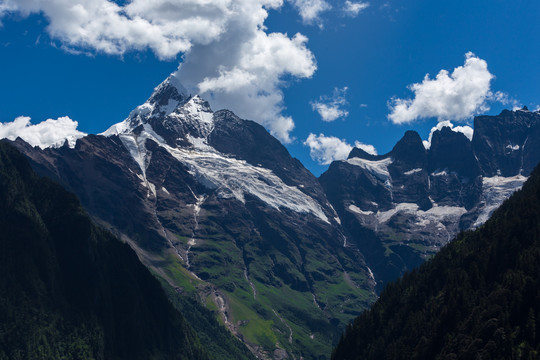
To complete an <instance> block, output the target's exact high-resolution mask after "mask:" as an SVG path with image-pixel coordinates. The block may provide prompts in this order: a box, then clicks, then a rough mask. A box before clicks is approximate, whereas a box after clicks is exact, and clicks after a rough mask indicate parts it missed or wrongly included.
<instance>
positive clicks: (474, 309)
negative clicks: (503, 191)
mask: <svg viewBox="0 0 540 360" xmlns="http://www.w3.org/2000/svg"><path fill="white" fill-rule="evenodd" d="M539 357H540V167H537V168H536V170H535V171H534V172H533V173H532V175H531V177H530V178H529V180H528V181H527V183H526V184H525V185H524V187H523V189H522V190H520V191H518V192H516V193H515V194H514V195H513V196H512V197H511V198H510V199H509V200H507V201H506V202H505V203H504V204H503V205H502V206H501V207H500V208H499V209H498V210H497V211H496V212H495V213H494V214H493V216H492V218H491V219H490V220H489V221H488V222H487V223H486V224H485V225H484V226H482V227H481V228H479V229H477V230H476V231H472V232H466V233H461V234H460V235H459V236H458V237H457V238H456V239H455V240H454V241H453V242H451V243H450V244H449V245H447V246H446V247H445V248H443V249H442V250H441V251H440V252H439V253H438V254H437V255H435V256H434V258H432V259H431V260H430V261H428V262H426V263H425V264H423V265H422V266H421V267H420V268H418V269H417V270H414V271H412V272H411V273H408V274H406V275H405V276H404V277H403V278H401V279H400V280H398V281H396V282H394V283H391V284H389V285H388V286H387V287H386V289H385V290H384V291H383V292H382V294H381V297H380V299H379V300H378V301H377V302H376V303H375V304H374V305H373V307H372V308H371V310H369V311H366V312H364V313H363V314H362V315H360V316H359V317H358V318H357V319H356V320H355V321H354V323H353V324H352V325H350V326H349V327H348V328H347V330H346V332H345V334H344V336H343V337H342V339H341V340H340V342H339V345H338V346H337V348H336V349H335V350H334V353H333V356H332V359H335V360H337V359H377V360H379V359H538V358H539Z"/></svg>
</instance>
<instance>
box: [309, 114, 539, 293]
mask: <svg viewBox="0 0 540 360" xmlns="http://www.w3.org/2000/svg"><path fill="white" fill-rule="evenodd" d="M474 129H475V130H474V135H473V138H472V141H470V140H469V139H468V138H467V137H466V136H465V135H464V134H463V133H461V132H458V131H454V130H452V129H451V128H450V127H442V128H441V129H440V130H437V131H435V132H434V133H433V134H432V137H431V144H430V147H429V148H428V149H426V148H424V146H423V144H422V140H421V139H420V136H419V135H418V134H417V133H416V132H413V131H408V132H407V133H406V134H405V135H404V137H403V138H402V139H401V140H400V141H399V142H398V143H397V144H396V146H395V147H394V148H393V149H392V151H391V152H389V153H388V154H385V155H381V156H373V155H369V154H367V153H365V152H364V151H362V150H360V149H353V150H352V151H351V153H350V155H349V158H348V159H347V160H345V161H336V162H333V163H332V164H331V165H330V167H329V169H328V170H327V171H326V172H325V173H324V174H322V175H321V177H320V179H319V180H320V182H321V184H322V186H323V188H324V189H325V191H326V194H327V196H328V199H329V201H330V202H331V203H332V205H333V206H334V208H335V209H336V211H337V213H338V214H339V217H340V218H341V220H342V224H343V226H344V228H345V231H346V232H347V233H348V237H349V239H351V240H350V242H351V246H356V247H358V249H359V250H360V251H361V252H362V253H363V254H364V256H365V259H366V261H367V264H368V266H369V267H370V268H371V269H372V270H373V273H374V276H375V279H376V281H377V289H378V290H381V289H382V288H383V287H384V285H385V284H386V283H388V281H391V280H393V279H395V278H397V277H398V276H399V275H400V274H402V273H403V272H404V271H406V270H408V269H412V268H414V267H416V266H418V265H419V264H421V263H422V262H423V261H424V260H425V259H426V258H427V257H429V256H431V255H433V254H434V253H435V252H437V251H438V249H439V248H440V247H441V246H443V245H445V244H446V243H448V241H450V239H451V238H452V237H453V236H455V235H456V234H457V233H458V232H459V231H460V230H461V229H469V228H475V227H477V226H479V225H481V224H482V223H483V222H485V221H486V220H487V218H488V217H489V215H490V214H491V213H492V212H493V210H495V209H496V208H497V207H498V206H499V205H500V204H501V203H502V202H503V200H504V199H506V198H508V197H509V196H510V195H511V194H512V192H513V191H515V190H516V189H519V188H520V187H521V186H522V184H523V183H524V181H525V180H526V177H527V176H528V175H529V173H530V171H531V170H532V168H533V167H534V166H535V165H536V164H537V163H538V162H539V161H540V151H539V147H540V113H539V112H530V111H527V110H518V111H507V110H505V111H503V112H502V113H501V114H500V115H498V116H480V117H477V118H476V119H475V125H474ZM363 227H367V228H368V229H370V231H368V230H366V229H363Z"/></svg>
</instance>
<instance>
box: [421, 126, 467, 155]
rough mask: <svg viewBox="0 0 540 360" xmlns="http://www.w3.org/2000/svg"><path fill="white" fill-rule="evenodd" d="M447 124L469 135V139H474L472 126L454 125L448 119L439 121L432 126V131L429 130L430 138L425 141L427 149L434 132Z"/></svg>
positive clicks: (453, 129) (456, 130)
mask: <svg viewBox="0 0 540 360" xmlns="http://www.w3.org/2000/svg"><path fill="white" fill-rule="evenodd" d="M445 126H446V127H449V128H450V129H451V130H452V131H455V132H460V133H462V134H463V135H465V136H466V137H467V139H469V141H472V138H473V134H474V130H473V128H472V127H470V126H467V125H465V126H454V124H452V123H451V122H450V121H448V120H446V121H441V122H439V123H438V124H437V125H436V126H434V127H432V128H431V131H430V132H429V137H428V139H427V140H424V141H423V143H424V147H425V148H426V149H429V148H430V147H431V139H432V138H433V133H434V132H435V131H437V130H441V129H442V128H443V127H445Z"/></svg>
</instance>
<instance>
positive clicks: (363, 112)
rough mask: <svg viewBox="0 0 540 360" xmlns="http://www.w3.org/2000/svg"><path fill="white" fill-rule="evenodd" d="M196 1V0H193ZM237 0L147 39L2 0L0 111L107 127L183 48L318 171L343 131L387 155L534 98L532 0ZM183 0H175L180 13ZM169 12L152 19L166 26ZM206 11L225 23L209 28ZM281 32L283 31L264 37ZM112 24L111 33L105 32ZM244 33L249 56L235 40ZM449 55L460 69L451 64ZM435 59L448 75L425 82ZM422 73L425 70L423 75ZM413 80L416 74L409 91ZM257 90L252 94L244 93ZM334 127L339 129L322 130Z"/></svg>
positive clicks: (191, 76)
mask: <svg viewBox="0 0 540 360" xmlns="http://www.w3.org/2000/svg"><path fill="white" fill-rule="evenodd" d="M55 1H57V0H50V1H49V4H51V3H54V2H55ZM197 1H200V2H201V3H204V1H203V0H192V1H191V3H196V2H197ZM246 1H247V0H223V1H221V3H222V4H223V6H224V8H225V7H227V6H229V7H230V6H232V8H234V6H237V7H242V6H248V5H245V4H250V5H249V6H253V9H244V8H242V11H246V14H247V15H246V14H240V15H238V16H237V17H234V16H232V15H223V14H230V13H229V12H226V11H225V12H223V13H220V12H219V11H217V10H216V11H214V10H215V9H208V8H205V7H204V6H198V7H197V6H195V7H192V8H189V9H188V10H189V11H191V12H196V11H199V10H200V11H203V12H204V14H203V15H204V16H206V17H207V19H209V20H210V22H209V24H210V25H205V26H201V29H196V30H197V31H195V30H193V29H192V28H193V25H189V26H191V27H189V26H187V27H186V29H188V30H182V31H180V32H178V31H177V32H173V33H171V34H165V35H166V36H162V37H159V36H156V37H152V38H150V37H148V38H146V37H145V36H139V37H137V36H131V35H129V34H128V35H125V33H124V32H123V31H117V30H115V32H114V34H113V35H110V29H108V28H107V26H109V25H107V24H109V23H108V22H106V21H104V22H97V25H95V24H93V26H95V27H93V28H91V29H96V27H97V30H96V31H97V32H99V31H104V34H105V35H103V36H101V37H100V36H98V37H92V36H91V35H88V34H86V33H84V32H83V33H82V35H81V32H80V31H79V32H73V31H72V27H73V23H70V22H69V21H66V19H65V18H63V17H62V16H64V17H65V16H66V15H65V13H63V12H62V11H61V10H58V9H59V8H55V7H54V6H50V5H40V4H41V2H39V1H36V2H34V4H33V5H31V6H33V7H29V6H30V5H27V3H28V2H26V1H12V0H0V21H1V23H2V27H0V79H1V81H0V122H4V123H6V122H11V121H13V120H14V119H15V118H17V117H19V116H28V117H31V118H32V123H34V124H36V123H38V122H40V121H43V120H46V119H57V118H60V117H64V116H68V117H69V118H70V119H72V120H75V121H77V122H78V125H79V126H78V129H79V130H81V131H83V132H86V133H98V132H101V131H104V130H105V129H107V128H108V127H109V126H110V125H112V124H114V123H117V122H120V121H122V120H123V119H124V118H125V117H126V116H127V115H128V114H129V112H130V111H131V110H132V109H133V108H135V107H136V106H137V105H140V104H141V103H143V102H144V101H145V100H146V99H147V98H148V96H149V95H150V93H151V92H152V89H153V88H154V87H155V86H156V85H158V84H159V83H160V82H161V81H162V80H164V79H165V78H166V77H167V76H168V75H169V74H170V73H171V72H173V71H175V70H176V69H177V67H178V64H179V62H181V61H186V60H183V59H187V64H185V65H183V68H182V70H181V71H180V72H179V75H180V76H181V80H182V81H184V78H185V79H186V82H187V84H188V87H189V88H190V89H193V91H197V90H196V89H197V88H196V87H195V86H199V89H206V92H205V93H204V94H203V97H207V98H210V100H211V102H212V105H213V107H214V110H217V109H218V108H219V107H227V108H231V109H232V110H234V111H236V112H238V113H240V115H243V114H244V115H246V114H247V115H248V116H246V117H250V118H252V119H253V120H255V121H258V122H260V123H262V124H264V125H265V126H266V127H267V128H268V129H270V130H271V131H273V132H274V133H275V134H276V135H278V137H280V139H281V140H282V141H283V142H284V143H285V145H286V146H287V148H288V149H289V151H290V152H291V154H292V155H293V156H295V157H297V158H299V159H300V160H301V161H302V163H304V165H306V167H308V168H309V169H310V170H311V171H312V172H313V173H315V174H316V175H318V174H320V173H321V172H322V171H324V170H325V169H326V168H327V165H321V164H320V163H321V162H328V161H329V160H331V159H332V158H339V157H343V154H344V153H346V152H347V150H348V149H349V148H348V147H347V145H345V143H346V144H348V145H354V144H355V142H356V141H358V142H360V143H363V144H369V145H373V146H374V147H375V148H376V150H377V152H378V153H379V154H383V153H386V152H388V151H389V150H391V148H392V146H393V145H394V144H395V143H396V141H398V140H399V138H400V137H401V136H402V135H403V133H404V132H405V131H406V130H409V129H413V130H417V131H418V132H419V133H420V135H421V136H422V138H424V139H427V137H428V135H429V132H430V129H431V128H432V127H434V126H435V125H436V124H437V123H438V122H439V121H442V120H451V121H452V122H453V123H454V124H456V125H471V126H472V116H473V115H474V114H476V113H488V114H497V113H499V112H500V110H501V109H503V108H513V107H515V106H522V105H527V106H528V107H529V108H530V109H531V110H532V109H536V108H537V107H538V104H540V88H539V86H538V84H540V71H539V65H540V61H539V59H540V42H539V41H538V38H539V36H540V22H538V20H537V19H538V16H539V15H540V2H538V1H532V0H529V1H527V0H522V1H520V0H517V1H512V2H510V1H502V0H489V1H488V0H470V1H456V0H453V1H447V0H441V1H424V0H423V1H420V0H408V1H405V0H390V1H376V0H373V1H369V3H368V2H366V1H352V2H351V1H349V2H348V4H349V5H354V4H357V6H358V7H357V10H358V13H357V14H355V13H354V11H346V9H347V4H346V2H345V1H341V0H340V1H330V0H326V1H324V0H312V1H306V0H291V1H285V2H281V1H279V0H272V1H270V0H268V1H266V2H267V6H266V9H268V10H267V15H268V17H267V18H266V19H264V17H262V18H261V16H260V12H259V13H257V11H259V10H261V9H263V8H261V7H260V5H253V4H251V3H254V2H253V1H252V2H251V3H249V2H246ZM75 2H80V3H81V4H83V3H84V4H91V3H95V4H96V6H103V5H104V4H107V3H108V1H107V0H87V1H84V2H83V1H75ZM185 2H186V0H177V1H176V3H177V4H179V9H180V10H179V11H180V13H181V14H182V16H184V14H185V13H187V10H185V9H187V8H185V7H184V5H183V4H184V3H185ZM45 3H47V2H45V1H44V2H43V4H45ZM126 3H128V2H122V3H119V4H120V5H125V4H126ZM134 3H136V2H134ZM149 3H152V2H149ZM153 3H155V4H159V3H163V1H161V0H160V1H155V2H153ZM173 3H174V1H173ZM36 4H37V5H36ZM85 6H89V5H85ZM141 6H142V5H141ZM145 6H146V7H145ZM145 6H142V7H141V8H136V9H135V10H133V9H132V11H139V12H140V13H141V14H145V16H146V14H150V15H148V16H155V17H154V18H152V19H150V20H152V21H153V24H155V23H156V17H157V18H159V19H160V21H161V19H163V18H166V19H165V20H166V21H169V23H172V24H176V26H177V28H181V26H183V25H182V24H183V23H182V24H180V25H178V23H175V22H174V21H176V19H174V18H172V17H173V16H174V14H175V13H174V11H172V12H171V11H169V12H167V13H163V12H161V13H160V12H159V11H162V10H163V9H158V10H159V11H158V10H156V9H149V8H148V6H149V5H145ZM310 6H311V7H310ZM86 10H88V9H86ZM154 10H155V14H154V13H153V11H154ZM210 10H212V11H210ZM248 10H249V11H248ZM349 10H350V9H349ZM96 14H97V15H95V14H94V15H93V16H94V17H95V16H101V15H103V16H106V15H107V14H106V13H104V12H102V11H97V10H96ZM128 14H129V11H128ZM152 14H154V15H152ZM164 14H165V15H164ZM251 14H259V15H253V16H252V15H251ZM195 15H197V14H195ZM195 15H194V16H195ZM186 16H187V15H186ZM204 16H203V17H204ZM227 16H229V17H230V18H227V19H226V20H223V19H222V18H223V17H227ZM257 16H258V17H257ZM168 17H170V18H171V19H168ZM134 18H135V16H134V15H132V18H130V19H128V20H130V21H131V20H133V19H134ZM261 19H263V20H261ZM69 20H71V19H69ZM188 20H189V19H188ZM166 21H161V22H162V23H164V27H163V28H165V29H167V27H166V25H168V23H166ZM66 24H67V25H66ZM104 24H105V25H104ZM119 24H120V25H118V26H120V28H121V27H122V26H123V25H122V24H124V23H123V22H119ZM125 24H126V26H131V25H132V24H131V22H125ZM214 24H218V25H220V26H221V27H220V28H219V29H217V30H216V29H215V28H213V27H212V26H211V25H214ZM261 24H263V25H264V26H265V27H266V28H261V27H260V25H261ZM70 26H71V27H70ZM100 26H101V27H104V28H99V27H100ZM103 29H105V30H103ZM159 29H160V30H161V29H162V28H159ZM220 29H221V30H220ZM78 30H79V29H78ZM78 30H77V31H78ZM86 30H87V29H86ZM133 31H134V32H136V31H137V29H135V30H133ZM175 31H176V30H175ZM219 31H222V33H219ZM206 32H207V33H206ZM276 33H281V34H286V36H285V35H281V36H279V37H273V38H271V36H269V34H276ZM297 33H299V34H301V36H300V35H299V36H298V37H295V34H297ZM119 34H120V35H119ZM136 34H138V33H136ZM244 34H245V36H244ZM261 34H264V36H262V37H261ZM107 36H110V39H111V40H110V41H109V42H104V41H102V38H103V37H105V38H107ZM254 39H262V40H261V42H260V43H257V42H256V41H255V40H254ZM186 41H189V42H190V43H189V45H186V44H185V43H186ZM250 41H251V42H252V43H253V44H254V45H253V46H252V47H250V48H249V50H248V52H247V53H248V55H249V56H244V55H245V54H241V55H242V56H240V55H239V54H240V53H238V54H236V53H235V51H236V52H240V51H244V50H242V49H245V48H244V47H242V46H244V43H245V42H250ZM257 41H259V40H257ZM260 44H263V45H264V46H266V45H267V44H270V45H268V49H269V50H268V51H267V50H265V51H266V52H264V51H262V52H261V51H260V48H261V45H260ZM228 49H233V50H231V52H230V53H229V52H228V51H227V50H228ZM470 52H472V53H473V54H470ZM208 54H222V56H223V57H222V58H220V57H219V56H208ZM231 54H232V55H231ZM235 54H236V55H235ZM280 54H281V55H280ZM280 56H281V57H280ZM200 59H203V60H200ZM208 59H211V61H210V60H208ZM288 59H290V61H289V60H288ZM220 61H223V63H220ZM466 61H467V63H466ZM261 62H262V64H261ZM246 64H247V65H246ZM486 66H487V67H486ZM458 67H462V71H461V72H460V70H458V71H457V72H456V73H454V74H453V72H454V69H455V68H458ZM315 68H316V69H315ZM216 69H217V70H216ZM236 70H237V71H236ZM441 70H447V71H448V76H447V77H446V78H445V77H444V76H442V77H441V79H439V81H434V80H433V79H434V78H435V77H436V76H437V74H438V73H439V72H440V71H441ZM219 71H221V72H219ZM259 71H260V72H259ZM428 73H429V74H430V77H429V80H427V81H424V83H423V84H421V83H422V82H423V80H424V77H425V76H426V74H428ZM224 74H225V75H227V76H229V77H226V76H225V75H224ZM233 75H234V76H233ZM254 78H256V79H257V80H254ZM203 79H206V80H208V79H210V80H212V81H206V82H204V81H203ZM231 79H232V80H238V83H242V81H245V82H246V84H248V83H249V84H250V85H249V86H248V87H244V88H242V87H239V88H238V90H237V91H236V92H235V91H225V90H224V89H223V84H230V82H226V80H231ZM260 79H262V80H260ZM232 80H231V81H232ZM203 83H204V84H205V85H201V84H203ZM412 84H419V85H418V86H417V87H416V89H417V90H416V92H413V91H411V90H410V86H411V85H412ZM204 86H206V87H204ZM246 86H247V85H246ZM452 92H458V94H452ZM253 94H257V96H256V98H255V99H254V101H253V104H252V105H249V104H246V103H247V101H246V99H249V98H253V96H252V95H253ZM261 94H263V95H265V96H262V95H261ZM266 95H267V96H266ZM274 95H275V96H274ZM392 99H394V100H392ZM399 99H401V101H400V100H399ZM400 103H401V104H402V106H401V107H398V106H397V105H398V104H400ZM456 104H457V105H456ZM321 105H323V106H322V107H321ZM260 109H263V110H264V111H263V112H261V111H259V112H258V110H260ZM317 109H319V110H321V109H322V110H325V109H326V112H324V111H322V110H321V112H322V113H323V114H324V115H325V116H326V120H332V121H323V119H322V116H321V115H320V114H319V112H318V111H317ZM332 109H333V110H332ZM391 113H394V116H393V117H392V116H391V119H390V118H389V115H390V114H391ZM276 117H280V118H281V120H280V121H281V122H280V121H275V120H274V119H275V118H276ZM334 118H335V119H334ZM392 119H393V120H394V121H392ZM292 122H293V123H294V129H292V130H291V126H290V124H291V123H292ZM397 122H401V123H400V124H398V123H397ZM310 134H313V135H312V136H311V141H310V142H306V139H308V137H310ZM321 134H323V136H322V137H321V136H320V135H321ZM330 137H335V138H336V139H334V140H332V141H321V139H325V140H326V139H328V138H330ZM309 145H311V146H312V147H313V149H310V146H309ZM316 146H319V148H318V149H319V151H318V152H317V151H316V150H317V149H315V147H316ZM310 150H315V152H313V153H311V155H313V156H314V157H315V159H313V158H312V157H311V156H310ZM317 156H318V157H317ZM325 160H326V161H325Z"/></svg>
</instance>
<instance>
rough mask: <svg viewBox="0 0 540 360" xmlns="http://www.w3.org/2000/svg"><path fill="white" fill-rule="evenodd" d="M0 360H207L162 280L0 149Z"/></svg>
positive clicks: (65, 196)
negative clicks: (161, 284)
mask: <svg viewBox="0 0 540 360" xmlns="http://www.w3.org/2000/svg"><path fill="white" fill-rule="evenodd" d="M0 228H1V229H2V230H1V233H0V248H1V251H0V274H1V276H0V359H128V358H129V359H150V358H151V359H207V358H208V356H207V354H206V353H205V352H204V350H203V349H202V346H201V345H200V343H199V340H198V339H197V337H196V336H195V335H194V333H193V331H192V330H191V328H189V326H187V325H186V322H185V320H184V319H183V317H182V316H181V315H180V314H179V313H178V312H177V311H175V310H174V308H173V306H172V305H171V303H170V302H169V301H168V299H167V297H166V295H165V293H164V292H163V289H162V288H161V286H160V285H159V282H158V281H157V280H156V279H155V278H154V277H153V276H152V275H151V274H150V273H149V272H148V270H147V269H146V268H145V267H144V266H143V265H142V264H141V263H140V262H139V260H138V259H137V256H136V254H135V253H134V252H133V251H132V250H131V249H130V248H129V246H128V245H126V244H123V243H121V242H120V241H118V240H117V239H116V238H114V237H113V236H112V235H111V234H110V233H109V232H107V231H104V230H102V229H101V228H99V227H96V226H95V225H93V224H92V222H91V221H90V219H89V218H88V216H87V215H86V214H85V212H84V211H83V210H82V208H81V206H80V204H79V202H78V200H77V199H76V198H75V196H73V195H72V194H70V193H67V192H66V191H65V190H63V189H62V188H61V187H60V186H58V185H56V184H53V183H52V182H51V181H49V180H47V179H40V178H38V177H37V176H36V175H35V174H34V173H33V171H32V169H31V168H30V166H29V164H28V162H27V159H26V158H25V157H24V156H23V155H22V154H20V153H19V152H18V151H17V150H15V149H14V148H13V147H12V146H10V145H8V144H5V143H0Z"/></svg>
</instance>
